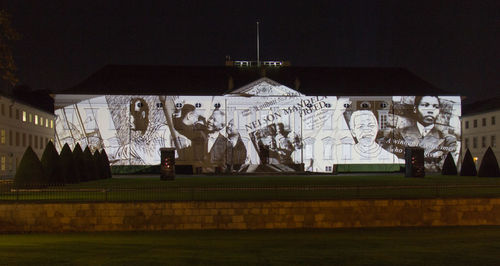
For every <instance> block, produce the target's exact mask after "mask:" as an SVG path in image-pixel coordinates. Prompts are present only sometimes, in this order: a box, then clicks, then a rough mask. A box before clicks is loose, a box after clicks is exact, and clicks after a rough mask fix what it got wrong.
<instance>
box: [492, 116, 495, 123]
mask: <svg viewBox="0 0 500 266" xmlns="http://www.w3.org/2000/svg"><path fill="white" fill-rule="evenodd" d="M491 124H492V125H494V124H495V117H494V116H492V117H491Z"/></svg>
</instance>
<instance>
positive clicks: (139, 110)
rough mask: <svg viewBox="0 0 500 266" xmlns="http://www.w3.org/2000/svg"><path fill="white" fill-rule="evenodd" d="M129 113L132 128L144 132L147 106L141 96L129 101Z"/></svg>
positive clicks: (146, 126)
mask: <svg viewBox="0 0 500 266" xmlns="http://www.w3.org/2000/svg"><path fill="white" fill-rule="evenodd" d="M130 115H131V122H132V124H133V130H137V131H141V133H142V134H144V133H145V132H146V130H147V128H148V124H149V108H148V104H147V103H146V101H145V100H144V99H142V98H133V99H132V100H131V102H130Z"/></svg>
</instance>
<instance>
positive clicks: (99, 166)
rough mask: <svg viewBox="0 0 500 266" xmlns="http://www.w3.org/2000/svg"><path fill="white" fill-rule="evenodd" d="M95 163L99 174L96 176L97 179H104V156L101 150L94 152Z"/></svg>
mask: <svg viewBox="0 0 500 266" xmlns="http://www.w3.org/2000/svg"><path fill="white" fill-rule="evenodd" d="M94 163H95V168H96V172H97V176H96V178H97V179H104V178H105V177H104V168H103V167H102V165H103V164H102V157H101V153H100V152H99V150H96V151H95V152H94Z"/></svg>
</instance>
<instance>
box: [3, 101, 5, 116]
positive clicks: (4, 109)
mask: <svg viewBox="0 0 500 266" xmlns="http://www.w3.org/2000/svg"><path fill="white" fill-rule="evenodd" d="M2 115H5V104H3V103H2Z"/></svg>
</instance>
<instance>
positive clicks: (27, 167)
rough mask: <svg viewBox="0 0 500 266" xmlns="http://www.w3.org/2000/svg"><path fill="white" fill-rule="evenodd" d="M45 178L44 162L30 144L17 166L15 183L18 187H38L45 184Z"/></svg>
mask: <svg viewBox="0 0 500 266" xmlns="http://www.w3.org/2000/svg"><path fill="white" fill-rule="evenodd" d="M44 180H45V177H44V173H43V168H42V163H41V162H40V160H39V159H38V156H36V153H35V152H34V151H33V149H31V147H30V146H28V148H27V149H26V151H25V152H24V155H23V158H22V159H21V162H20V163H19V166H18V168H17V171H16V175H15V176H14V183H15V185H16V186H17V187H37V186H40V185H41V184H43V181H44Z"/></svg>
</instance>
